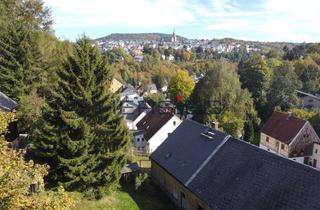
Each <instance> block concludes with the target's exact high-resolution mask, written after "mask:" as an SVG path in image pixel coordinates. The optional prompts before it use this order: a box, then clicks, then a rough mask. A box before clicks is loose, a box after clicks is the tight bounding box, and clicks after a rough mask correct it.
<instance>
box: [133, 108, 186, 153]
mask: <svg viewBox="0 0 320 210" xmlns="http://www.w3.org/2000/svg"><path fill="white" fill-rule="evenodd" d="M181 122H182V120H180V118H178V117H177V116H176V115H174V114H172V113H170V112H165V111H163V110H161V109H158V108H155V109H153V110H151V111H149V112H148V113H147V114H146V115H145V116H144V117H143V118H142V119H141V120H140V121H139V122H138V123H137V125H136V127H137V130H139V131H144V132H143V133H144V136H143V139H144V141H143V142H139V144H138V142H134V147H135V150H137V149H138V148H140V150H141V148H142V150H143V151H145V153H146V154H150V153H152V152H153V151H154V150H156V149H157V147H158V146H159V145H161V144H162V143H163V142H164V141H165V140H166V138H167V137H168V135H169V134H170V133H172V132H173V131H174V130H175V129H176V128H177V127H178V126H179V125H180V123H181Z"/></svg>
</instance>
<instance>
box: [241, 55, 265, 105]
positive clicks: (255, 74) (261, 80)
mask: <svg viewBox="0 0 320 210" xmlns="http://www.w3.org/2000/svg"><path fill="white" fill-rule="evenodd" d="M238 72H239V75H240V81H241V84H242V87H243V88H247V89H248V90H249V91H250V93H251V94H252V97H253V100H254V102H255V103H257V102H259V101H261V100H262V98H263V97H264V96H265V95H266V92H267V89H268V86H269V81H270V79H271V71H270V69H269V68H268V65H267V63H266V61H265V59H264V58H262V56H260V55H254V56H252V57H250V58H249V59H248V60H246V61H244V62H240V64H239V70H238Z"/></svg>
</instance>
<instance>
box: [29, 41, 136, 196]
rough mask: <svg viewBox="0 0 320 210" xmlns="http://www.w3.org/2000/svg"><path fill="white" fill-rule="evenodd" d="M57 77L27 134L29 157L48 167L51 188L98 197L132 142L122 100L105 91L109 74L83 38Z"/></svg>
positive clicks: (109, 185) (112, 181)
mask: <svg viewBox="0 0 320 210" xmlns="http://www.w3.org/2000/svg"><path fill="white" fill-rule="evenodd" d="M58 78H59V86H58V87H57V88H56V89H55V90H54V91H52V92H51V93H50V95H49V96H48V99H47V106H46V107H45V110H44V111H43V116H42V118H41V120H40V121H39V126H38V128H37V129H34V131H33V133H32V134H31V140H32V146H31V147H30V150H29V152H28V156H29V158H32V159H34V160H35V161H36V162H39V163H47V164H49V165H50V167H51V170H50V172H49V175H48V177H47V184H48V185H49V186H53V187H54V186H57V185H58V184H62V185H63V186H64V187H65V188H66V189H68V190H78V191H93V192H95V193H98V194H97V195H101V193H103V192H104V191H106V190H110V189H112V188H113V187H114V186H116V185H117V183H118V181H119V178H120V170H121V168H122V166H123V165H124V163H125V161H126V152H127V149H128V144H129V142H130V136H129V132H128V130H127V128H126V127H125V124H124V122H123V117H122V116H121V114H120V101H119V99H118V97H117V96H116V95H114V94H112V93H110V92H109V90H108V86H109V85H110V81H111V79H112V72H111V70H110V68H109V65H108V64H107V63H106V61H105V59H103V58H102V56H101V53H100V52H99V50H98V49H96V48H95V47H92V44H91V43H90V41H89V40H88V39H87V38H85V37H84V38H82V39H80V40H78V41H77V43H76V44H75V50H74V53H73V55H72V56H70V57H69V58H68V59H67V61H66V62H65V65H64V68H62V69H60V70H59V71H58Z"/></svg>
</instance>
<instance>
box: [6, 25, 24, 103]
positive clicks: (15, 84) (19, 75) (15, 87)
mask: <svg viewBox="0 0 320 210" xmlns="http://www.w3.org/2000/svg"><path fill="white" fill-rule="evenodd" d="M0 37H1V39H0V84H1V85H0V87H1V91H3V92H4V93H5V94H7V95H8V96H9V97H11V98H13V99H16V100H17V99H18V97H19V96H21V95H22V93H23V72H24V69H23V66H22V64H21V62H20V61H19V59H20V58H21V56H22V55H21V52H20V51H19V31H17V30H16V29H15V28H10V29H9V30H8V31H6V33H4V32H2V34H1V36H0Z"/></svg>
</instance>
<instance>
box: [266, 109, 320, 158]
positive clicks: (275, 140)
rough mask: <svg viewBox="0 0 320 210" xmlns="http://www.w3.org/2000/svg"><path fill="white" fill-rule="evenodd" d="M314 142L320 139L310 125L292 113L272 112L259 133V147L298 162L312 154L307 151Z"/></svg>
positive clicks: (319, 141)
mask: <svg viewBox="0 0 320 210" xmlns="http://www.w3.org/2000/svg"><path fill="white" fill-rule="evenodd" d="M314 143H320V139H319V137H318V135H317V134H316V132H315V131H314V129H313V127H312V125H311V124H310V123H309V122H308V121H306V120H303V119H300V118H297V117H295V116H292V113H281V112H274V113H273V114H272V115H271V117H270V118H269V119H268V120H267V122H266V123H265V124H264V125H263V127H262V129H261V133H260V148H262V149H264V150H267V151H270V152H273V153H277V154H279V155H282V156H284V157H287V158H292V159H293V160H295V161H298V162H300V163H304V162H305V161H304V157H307V156H310V155H312V154H310V152H307V151H310V149H309V148H310V147H311V146H312V145H313V144H314ZM299 157H300V158H299Z"/></svg>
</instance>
